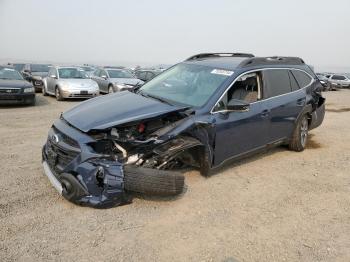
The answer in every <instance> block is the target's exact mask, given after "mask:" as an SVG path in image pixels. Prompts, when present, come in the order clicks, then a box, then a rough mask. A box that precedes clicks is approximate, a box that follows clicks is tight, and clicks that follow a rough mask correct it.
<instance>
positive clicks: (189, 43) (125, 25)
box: [0, 0, 350, 71]
mask: <svg viewBox="0 0 350 262" xmlns="http://www.w3.org/2000/svg"><path fill="white" fill-rule="evenodd" d="M202 52H249V53H253V54H255V55H256V56H271V55H280V56H299V57H302V58H303V59H304V60H305V61H306V62H307V63H308V64H311V65H314V66H315V68H317V69H323V70H327V69H328V70H333V71H345V70H347V71H350V0H333V1H328V0H318V1H316V0H293V1H291V0H288V1H286V0H255V1H254V0H251V1H241V0H186V1H185V0H172V1H168V0H144V1H143V0H138V1H127V0H124V1H120V0H114V1H113V0H97V1H90V0H57V1H53V0H52V1H50V0H22V1H21V0H0V62H1V61H2V62H4V61H5V62H7V61H10V60H11V61H37V62H44V61H48V62H55V63H95V64H110V65H111V64H113V65H118V64H120V65H128V64H129V65H132V64H134V65H135V64H141V65H151V64H160V63H164V64H173V63H177V62H180V61H182V60H184V59H186V58H187V57H189V56H191V55H193V54H197V53H202Z"/></svg>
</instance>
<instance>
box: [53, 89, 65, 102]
mask: <svg viewBox="0 0 350 262" xmlns="http://www.w3.org/2000/svg"><path fill="white" fill-rule="evenodd" d="M55 96H56V100H57V101H63V100H64V98H63V97H62V95H61V91H60V89H59V88H58V87H56V88H55Z"/></svg>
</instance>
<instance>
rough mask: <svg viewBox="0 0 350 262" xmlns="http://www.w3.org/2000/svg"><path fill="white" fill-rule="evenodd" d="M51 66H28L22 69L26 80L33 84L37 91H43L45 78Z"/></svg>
mask: <svg viewBox="0 0 350 262" xmlns="http://www.w3.org/2000/svg"><path fill="white" fill-rule="evenodd" d="M50 67H51V65H50V64H26V65H25V66H24V67H23V69H22V75H23V76H24V78H25V79H26V80H27V81H29V82H31V83H32V84H33V86H34V88H35V91H36V92H37V91H41V90H42V87H43V85H44V83H43V78H44V77H46V76H47V74H48V72H49V69H50Z"/></svg>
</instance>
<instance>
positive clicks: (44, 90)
mask: <svg viewBox="0 0 350 262" xmlns="http://www.w3.org/2000/svg"><path fill="white" fill-rule="evenodd" d="M41 92H42V94H43V96H48V95H49V94H48V93H47V92H46V88H45V85H43V88H42V89H41Z"/></svg>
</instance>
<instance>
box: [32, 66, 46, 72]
mask: <svg viewBox="0 0 350 262" xmlns="http://www.w3.org/2000/svg"><path fill="white" fill-rule="evenodd" d="M49 66H50V65H39V64H32V65H30V69H31V71H32V72H49V69H50V67H49Z"/></svg>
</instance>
